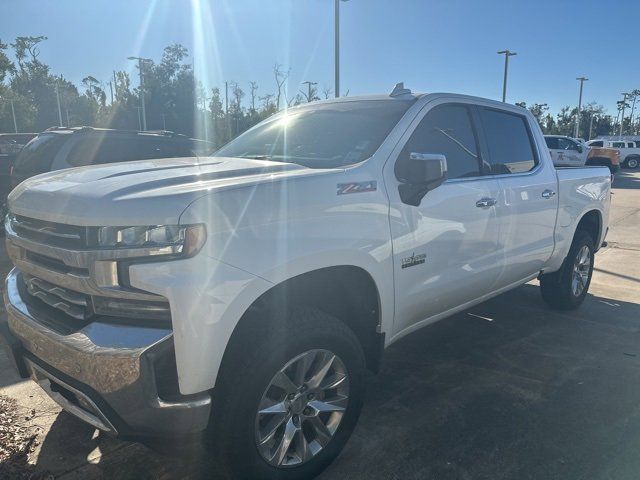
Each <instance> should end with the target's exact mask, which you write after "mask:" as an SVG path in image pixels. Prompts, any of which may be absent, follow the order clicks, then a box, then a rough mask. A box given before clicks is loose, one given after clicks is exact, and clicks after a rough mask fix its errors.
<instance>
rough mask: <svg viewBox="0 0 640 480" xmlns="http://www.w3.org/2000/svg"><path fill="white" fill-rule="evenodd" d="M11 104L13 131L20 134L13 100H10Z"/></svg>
mask: <svg viewBox="0 0 640 480" xmlns="http://www.w3.org/2000/svg"><path fill="white" fill-rule="evenodd" d="M9 103H10V104H11V116H12V117H13V130H14V132H15V133H18V122H16V109H15V108H14V106H13V98H10V99H9Z"/></svg>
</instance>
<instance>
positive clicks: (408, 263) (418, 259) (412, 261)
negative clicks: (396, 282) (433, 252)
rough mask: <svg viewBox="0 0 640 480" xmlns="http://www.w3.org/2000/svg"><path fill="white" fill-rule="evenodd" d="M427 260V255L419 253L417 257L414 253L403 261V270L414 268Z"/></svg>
mask: <svg viewBox="0 0 640 480" xmlns="http://www.w3.org/2000/svg"><path fill="white" fill-rule="evenodd" d="M426 260H427V254H426V253H419V254H418V255H416V254H415V253H413V254H412V255H411V256H410V257H407V258H403V259H402V268H409V267H414V266H416V265H421V264H423V263H424V262H426Z"/></svg>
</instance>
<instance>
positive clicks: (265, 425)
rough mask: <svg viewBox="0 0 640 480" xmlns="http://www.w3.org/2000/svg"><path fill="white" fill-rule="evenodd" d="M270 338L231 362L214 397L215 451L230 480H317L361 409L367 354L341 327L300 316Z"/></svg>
mask: <svg viewBox="0 0 640 480" xmlns="http://www.w3.org/2000/svg"><path fill="white" fill-rule="evenodd" d="M264 321H265V322H267V321H268V320H264ZM272 331H274V333H275V335H274V334H267V335H265V337H264V338H263V339H261V340H259V341H258V342H257V345H256V344H254V345H255V346H252V348H251V349H250V351H248V352H247V351H244V352H242V353H241V354H240V355H234V356H235V357H236V359H234V360H233V361H232V362H230V363H228V364H226V365H225V368H226V371H225V372H221V375H222V379H221V382H220V384H219V385H218V386H216V388H215V389H214V405H213V418H212V425H211V434H212V440H213V443H214V447H215V449H214V451H217V452H219V458H220V460H221V462H222V463H223V464H224V465H226V467H227V469H228V470H229V473H230V474H231V475H232V477H233V478H278V479H297V478H311V477H313V476H315V475H317V474H318V473H320V472H321V471H322V470H323V469H324V468H326V467H327V466H328V465H329V463H330V462H331V461H332V460H333V459H334V458H335V457H336V456H337V455H338V454H339V453H340V451H341V450H342V448H343V447H344V445H345V444H346V442H347V440H348V439H349V436H350V435H351V432H352V431H353V428H354V427H355V424H356V421H357V419H358V416H359V414H360V410H361V408H362V401H363V391H364V371H365V361H364V354H363V352H362V348H361V346H360V343H359V341H358V339H357V338H356V336H355V335H354V334H353V332H352V331H351V330H350V329H349V328H348V327H347V326H346V325H345V324H344V323H342V322H341V321H339V320H338V319H336V318H334V317H332V316H331V315H328V314H326V313H324V312H321V311H318V310H311V309H301V310H298V311H296V312H294V313H293V314H292V315H291V317H290V318H289V319H288V321H287V322H286V327H285V328H284V329H279V328H274V329H273V330H272ZM278 332H279V333H278ZM216 399H218V402H216Z"/></svg>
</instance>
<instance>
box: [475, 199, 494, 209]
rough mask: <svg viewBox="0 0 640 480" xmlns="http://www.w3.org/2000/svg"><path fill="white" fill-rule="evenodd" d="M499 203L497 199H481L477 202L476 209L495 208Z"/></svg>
mask: <svg viewBox="0 0 640 480" xmlns="http://www.w3.org/2000/svg"><path fill="white" fill-rule="evenodd" d="M496 203H498V202H497V200H496V199H495V198H481V199H480V200H478V201H477V202H476V207H479V208H489V207H493V206H494V205H495V204H496Z"/></svg>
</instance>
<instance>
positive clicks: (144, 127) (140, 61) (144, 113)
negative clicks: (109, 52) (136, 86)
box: [128, 57, 151, 131]
mask: <svg viewBox="0 0 640 480" xmlns="http://www.w3.org/2000/svg"><path fill="white" fill-rule="evenodd" d="M128 59H129V60H137V61H138V70H139V73H140V104H141V106H142V131H146V130H147V111H146V110H145V105H144V77H143V74H142V65H143V63H144V62H150V61H151V59H150V58H142V57H128Z"/></svg>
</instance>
